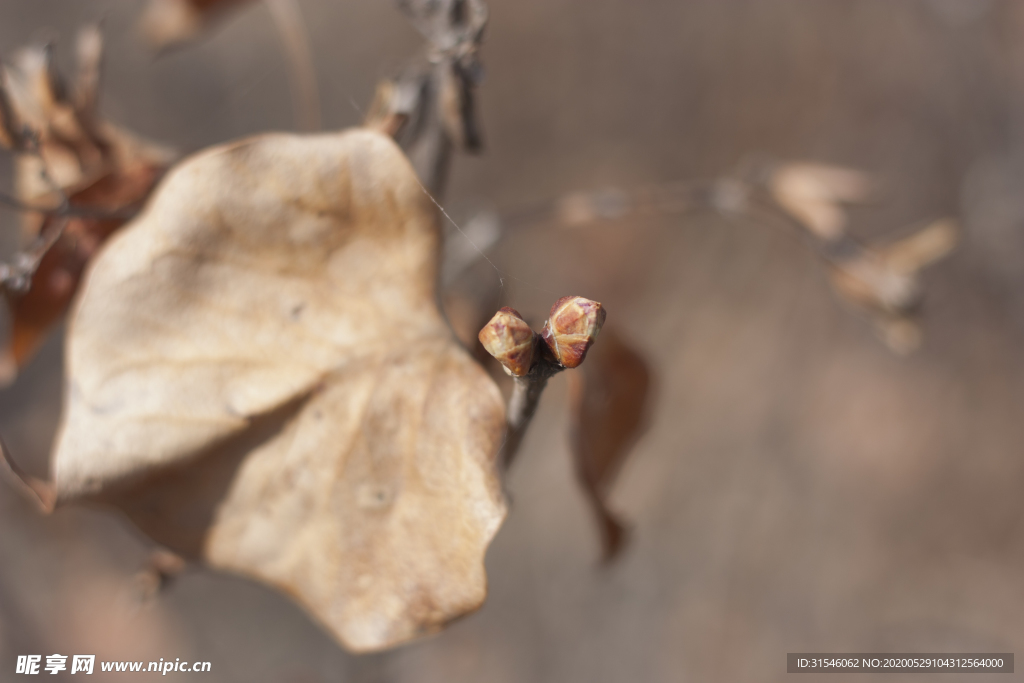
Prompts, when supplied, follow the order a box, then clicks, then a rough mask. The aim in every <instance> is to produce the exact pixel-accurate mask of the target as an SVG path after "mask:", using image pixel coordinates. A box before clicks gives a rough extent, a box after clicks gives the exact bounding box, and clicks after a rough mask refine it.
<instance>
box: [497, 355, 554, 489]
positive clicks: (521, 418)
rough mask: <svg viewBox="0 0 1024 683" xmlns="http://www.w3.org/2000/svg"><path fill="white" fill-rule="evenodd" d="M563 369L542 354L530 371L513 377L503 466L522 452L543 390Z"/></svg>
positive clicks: (505, 467) (507, 413) (502, 456)
mask: <svg viewBox="0 0 1024 683" xmlns="http://www.w3.org/2000/svg"><path fill="white" fill-rule="evenodd" d="M564 369H565V368H564V367H563V366H561V365H559V364H558V363H555V362H552V361H551V360H549V359H547V358H543V359H541V361H540V362H538V363H537V365H535V366H534V367H533V369H532V370H530V373H529V374H527V375H525V376H523V377H513V378H512V379H513V384H512V396H511V397H509V401H508V409H507V411H506V421H507V422H508V431H507V432H506V433H505V443H504V444H502V447H501V455H500V458H501V465H502V467H503V468H504V469H506V470H507V469H508V468H509V467H511V466H512V461H513V460H514V459H515V457H516V453H518V452H519V445H520V444H521V443H522V441H523V436H525V434H526V429H527V427H529V426H530V421H531V420H533V416H534V413H536V412H537V406H538V405H539V404H540V397H541V394H542V393H544V388H545V387H546V386H547V385H548V380H549V379H551V378H552V377H554V376H555V375H557V374H558V373H559V372H561V371H562V370H564Z"/></svg>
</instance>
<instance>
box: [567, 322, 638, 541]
mask: <svg viewBox="0 0 1024 683" xmlns="http://www.w3.org/2000/svg"><path fill="white" fill-rule="evenodd" d="M570 378H571V383H570V387H571V394H570V399H571V410H572V416H573V426H572V452H573V459H574V461H575V464H576V476H577V479H578V480H579V482H580V485H581V486H582V487H583V492H584V493H585V494H586V496H587V502H588V503H589V504H590V507H591V510H592V511H593V513H594V517H595V519H596V520H597V524H598V528H599V530H600V532H601V548H602V555H603V558H604V560H605V561H609V560H612V559H614V558H615V557H616V556H617V555H618V553H619V552H620V551H621V549H622V547H623V543H624V542H625V540H626V528H625V526H624V525H623V524H622V522H621V521H619V518H618V517H617V516H616V515H615V514H614V513H613V512H612V511H611V509H610V508H609V507H608V495H609V493H610V492H611V486H612V484H613V483H614V482H615V478H616V476H617V475H618V473H619V471H620V470H621V469H622V466H623V465H624V464H625V461H626V459H627V458H628V457H629V454H630V452H631V451H632V448H633V444H634V443H635V441H636V440H637V438H639V436H640V434H641V433H642V431H643V428H644V425H645V417H646V415H647V414H649V412H650V406H649V402H650V397H649V393H650V381H651V373H650V370H649V368H648V366H647V362H646V361H645V360H644V358H643V356H641V355H640V354H639V353H638V352H637V351H636V350H634V349H633V348H632V347H630V346H629V344H627V343H626V342H625V341H623V339H622V338H621V337H620V336H619V335H618V333H617V332H616V331H615V328H614V327H610V326H609V327H606V328H605V329H604V330H603V331H602V333H601V339H600V343H599V344H595V345H594V346H593V348H592V349H591V350H590V352H589V353H588V355H587V362H586V363H584V364H583V365H581V366H580V368H579V369H578V370H577V371H576V372H574V373H572V374H571V375H570Z"/></svg>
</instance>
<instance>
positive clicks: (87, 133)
mask: <svg viewBox="0 0 1024 683" xmlns="http://www.w3.org/2000/svg"><path fill="white" fill-rule="evenodd" d="M78 55H79V75H78V80H77V82H76V84H75V88H74V92H73V93H70V92H69V90H70V89H69V88H68V87H67V86H65V84H64V83H63V82H62V80H61V78H60V76H59V74H57V72H56V70H55V69H54V67H53V59H52V54H51V50H50V48H49V47H48V46H37V47H31V48H27V49H24V50H22V51H21V52H19V53H18V54H17V55H16V56H15V59H14V60H13V63H12V64H11V65H10V66H9V67H6V68H5V69H4V79H3V89H2V90H3V92H4V97H6V98H7V99H8V100H9V102H10V103H11V106H10V111H9V114H10V117H11V120H12V121H14V122H16V123H14V124H12V130H15V131H18V137H17V139H15V140H12V142H13V144H10V145H8V146H10V147H11V148H12V149H14V150H16V151H20V152H21V153H20V154H19V156H18V157H17V166H16V178H15V184H16V189H17V196H18V199H19V200H21V201H22V202H23V203H24V204H26V205H28V206H33V207H34V206H41V207H54V208H56V207H58V206H60V205H61V204H62V202H63V200H64V198H65V197H66V198H67V203H68V207H69V211H71V212H72V214H71V215H70V216H60V215H54V214H52V213H51V214H44V213H39V212H28V213H26V214H25V216H24V219H23V222H22V242H23V244H24V245H26V246H27V245H28V244H30V243H32V241H33V240H36V239H37V238H38V237H39V236H40V235H41V234H44V233H49V231H52V230H55V229H57V228H58V227H59V226H57V225H56V224H57V223H58V222H63V221H66V225H65V226H64V229H63V232H62V234H61V236H60V237H59V238H58V239H57V241H56V243H54V245H53V246H52V247H51V248H50V249H49V251H48V252H47V253H46V254H45V256H43V258H42V260H41V261H40V263H39V267H38V268H37V269H36V271H35V273H34V274H33V276H32V278H31V281H30V283H29V289H28V291H27V292H25V293H23V294H18V295H10V294H9V295H8V297H7V304H8V306H9V308H10V314H11V330H10V337H9V339H8V340H7V345H6V348H4V349H3V351H2V352H0V368H2V371H0V383H7V382H10V381H12V380H13V379H14V376H15V375H16V373H17V369H18V368H20V367H22V366H23V365H24V364H25V363H26V362H27V361H28V360H29V359H30V358H31V356H32V355H33V353H34V352H35V351H36V349H37V348H38V347H39V345H40V344H41V343H42V342H43V340H44V339H45V337H46V334H47V333H48V332H49V330H50V328H52V327H53V325H55V324H56V323H57V322H59V321H60V319H61V318H62V317H63V316H64V313H65V312H66V310H67V307H68V305H69V304H70V302H71V299H72V297H73V296H74V294H75V292H76V291H77V289H78V282H79V280H80V278H81V275H82V271H83V269H84V268H85V265H86V263H88V261H89V259H90V258H91V257H92V255H93V253H95V251H96V249H97V248H98V247H99V245H100V244H101V243H102V242H103V241H104V240H105V239H106V238H107V237H108V236H109V235H110V234H111V233H113V232H114V231H115V230H117V229H118V228H120V227H121V226H122V225H123V224H124V222H125V218H124V217H123V214H124V213H125V212H126V211H127V210H130V209H132V208H133V207H136V206H138V205H139V204H140V203H141V202H142V201H143V200H144V199H145V198H146V197H147V196H148V195H149V192H150V191H151V189H152V187H153V185H154V183H155V182H156V181H157V179H158V178H159V177H160V176H161V175H162V174H163V172H164V170H165V169H166V167H167V166H168V165H169V164H170V162H171V160H172V159H173V156H174V155H173V154H172V153H171V152H170V151H169V150H167V149H164V148H162V147H159V146H156V145H153V144H150V143H147V142H143V141H141V140H139V139H137V138H136V137H135V136H133V135H131V134H130V133H128V132H126V131H124V130H122V129H120V128H118V127H116V126H113V125H111V124H109V123H107V122H105V121H102V120H99V119H98V118H97V116H96V110H95V107H96V92H97V87H98V82H99V65H100V60H101V56H102V38H101V36H100V34H99V30H98V28H97V27H95V26H89V27H86V28H84V29H83V30H82V31H81V33H80V35H79V41H78ZM24 131H29V133H30V134H31V138H33V139H32V140H30V139H29V138H28V137H26V136H27V134H26V133H25V132H24ZM0 137H2V136H0ZM0 142H4V140H2V139H0ZM30 145H31V150H30ZM30 151H32V153H29V152H30ZM90 212H91V213H92V214H94V215H89V214H90ZM83 214H84V215H83Z"/></svg>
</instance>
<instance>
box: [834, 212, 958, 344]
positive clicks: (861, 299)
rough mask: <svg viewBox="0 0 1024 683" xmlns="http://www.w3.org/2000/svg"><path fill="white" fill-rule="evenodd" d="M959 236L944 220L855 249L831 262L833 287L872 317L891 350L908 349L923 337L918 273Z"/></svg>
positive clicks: (949, 249) (920, 288)
mask: <svg viewBox="0 0 1024 683" xmlns="http://www.w3.org/2000/svg"><path fill="white" fill-rule="evenodd" d="M958 239H959V229H958V227H957V225H956V223H955V222H954V221H952V220H948V219H944V220H940V221H936V222H934V223H932V224H931V225H929V226H927V227H926V228H924V229H922V230H920V231H918V232H916V233H914V234H913V235H910V236H909V237H905V238H903V239H901V240H898V241H896V242H893V243H892V244H889V245H886V246H881V247H876V248H858V249H857V250H856V251H855V253H854V254H852V255H851V256H848V257H846V258H844V259H837V260H834V261H833V262H832V264H831V265H832V268H831V273H830V275H831V281H832V285H833V287H834V288H835V290H836V291H837V292H838V293H839V294H840V295H841V296H842V297H843V298H844V299H846V300H847V301H848V302H849V303H851V304H853V305H854V306H855V307H857V308H859V309H861V310H862V311H864V312H865V313H866V314H867V315H868V317H870V318H871V320H872V322H873V323H874V325H875V328H876V330H877V331H878V334H879V336H880V337H881V339H882V341H884V342H885V343H886V345H887V346H888V347H889V348H890V349H892V350H893V351H895V352H896V353H900V354H906V353H909V352H911V351H913V350H915V349H916V348H917V347H918V346H919V345H920V343H921V336H922V335H921V330H920V325H919V324H918V322H917V320H916V319H915V315H916V312H917V309H918V308H919V306H920V304H921V300H922V298H923V289H922V287H921V282H920V276H919V271H920V269H921V268H923V267H925V266H927V265H929V264H931V263H934V262H935V261H937V260H939V259H941V258H942V257H944V256H946V255H947V254H948V253H949V252H950V251H952V249H953V248H954V247H955V246H956V243H957V240H958Z"/></svg>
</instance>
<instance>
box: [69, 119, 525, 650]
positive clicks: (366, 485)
mask: <svg viewBox="0 0 1024 683" xmlns="http://www.w3.org/2000/svg"><path fill="white" fill-rule="evenodd" d="M438 241H439V240H438V227H437V221H436V213H435V209H434V207H433V205H432V204H431V202H430V200H429V198H428V197H427V196H426V195H425V194H424V193H423V191H422V189H421V187H420V185H419V182H418V181H417V179H416V176H415V173H414V172H413V169H412V167H411V166H410V165H409V162H408V161H407V160H406V159H405V157H404V156H403V155H402V153H401V151H400V150H399V149H398V148H397V146H395V144H394V143H393V142H392V141H391V140H390V139H388V138H387V137H385V136H383V135H381V134H379V133H376V132H371V131H367V130H356V131H350V132H345V133H340V134H333V135H322V136H316V137H299V136H291V135H266V136H260V137H256V138H252V139H249V140H246V141H242V142H238V143H235V144H230V145H226V146H222V147H219V148H214V149H212V150H209V151H207V152H205V153H202V154H199V155H197V156H196V157H194V158H192V159H191V160H189V161H187V162H185V163H183V164H182V165H180V166H178V167H177V168H176V169H174V170H172V172H171V173H170V174H169V175H168V177H167V179H166V181H165V182H164V184H163V185H162V186H161V188H160V189H159V190H158V191H157V192H156V193H155V195H154V197H153V199H152V200H151V202H150V204H149V206H148V208H147V209H146V211H145V213H144V214H143V215H142V216H141V217H140V218H139V219H138V220H137V221H136V222H134V223H133V224H132V225H131V226H129V227H128V228H126V229H125V230H124V231H122V232H121V233H119V234H118V235H117V237H115V238H114V239H113V240H111V242H110V243H109V244H108V245H107V247H106V248H105V249H104V250H103V251H102V252H101V254H100V255H99V257H98V258H97V260H96V261H95V263H94V264H93V266H92V268H91V270H90V274H89V276H88V277H87V281H86V284H85V287H84V288H83V291H82V294H81V297H80V299H79V303H78V305H77V307H76V310H75V312H74V315H73V318H72V321H71V324H70V327H69V330H68V346H67V367H68V387H67V393H66V398H65V414H64V421H63V424H62V428H61V431H60V434H59V435H58V439H57V443H56V447H55V453H54V463H53V471H54V473H55V478H56V486H57V489H58V496H59V501H61V502H68V501H72V500H81V499H87V500H99V501H106V502H108V503H113V504H115V505H117V506H118V507H120V508H121V509H122V510H124V511H125V512H126V513H127V514H128V516H129V517H130V518H131V519H133V520H134V521H135V522H136V523H137V524H138V525H139V526H140V527H141V528H142V529H143V530H144V531H145V532H147V533H148V534H150V535H151V536H152V537H153V538H154V539H156V540H157V541H159V542H160V543H162V544H164V545H166V546H167V547H169V548H171V549H172V550H174V551H175V552H178V553H179V554H181V555H182V556H184V557H187V558H192V559H195V558H200V559H203V560H205V561H206V562H208V563H209V564H210V565H212V566H214V567H218V568H221V569H225V570H229V571H234V572H238V573H241V574H245V575H248V576H251V577H254V578H257V579H259V580H262V581H265V582H267V583H269V584H271V585H273V586H276V587H278V588H279V589H281V590H283V591H284V592H286V593H288V594H289V595H292V596H293V597H294V598H295V599H296V600H297V601H298V602H299V603H301V604H302V605H303V606H304V607H305V608H306V609H307V610H309V612H311V613H312V614H313V615H314V616H315V617H316V618H317V619H318V620H319V621H320V622H321V623H323V624H324V626H325V627H326V628H327V629H328V630H330V631H331V632H332V633H333V634H334V635H335V636H336V637H338V638H339V639H340V640H341V642H343V643H344V644H345V645H346V646H347V647H349V648H350V649H352V650H357V651H366V650H375V649H380V648H385V647H389V646H392V645H395V644H398V643H400V642H402V641H405V640H407V639H409V638H413V637H415V636H418V635H422V634H425V633H429V632H431V631H434V630H437V629H439V628H441V627H442V626H443V625H444V624H446V623H447V622H449V621H450V620H452V619H454V618H456V617H458V616H461V615H463V614H466V613H467V612H470V611H472V610H474V609H476V608H477V607H479V605H480V604H481V603H482V601H483V600H484V597H485V593H486V577H485V574H484V564H483V558H484V552H485V551H486V548H487V546H488V544H489V543H490V541H491V538H492V537H493V536H494V534H495V532H496V531H497V529H498V527H499V525H500V524H501V522H502V520H503V518H504V515H505V502H504V498H503V494H502V490H501V484H500V481H499V477H498V471H497V467H496V454H497V451H498V448H499V445H500V443H501V439H502V436H503V434H504V429H505V421H504V415H503V412H504V411H503V405H502V399H501V396H500V393H499V391H498V389H497V387H496V386H495V385H494V383H493V382H492V380H491V379H490V378H489V377H488V376H487V375H486V373H485V372H484V371H483V370H482V369H481V368H480V367H479V366H478V365H477V364H476V363H475V362H473V361H472V360H471V359H470V357H469V356H468V355H467V353H466V352H465V351H464V350H462V348H461V347H460V346H459V345H458V343H457V342H456V341H455V339H454V338H453V336H452V333H451V331H450V330H449V328H448V327H447V325H446V324H445V322H444V320H443V318H442V316H441V315H440V313H439V312H438V310H437V306H436V297H435V290H434V287H435V281H436V275H437V260H438Z"/></svg>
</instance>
